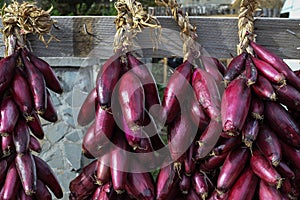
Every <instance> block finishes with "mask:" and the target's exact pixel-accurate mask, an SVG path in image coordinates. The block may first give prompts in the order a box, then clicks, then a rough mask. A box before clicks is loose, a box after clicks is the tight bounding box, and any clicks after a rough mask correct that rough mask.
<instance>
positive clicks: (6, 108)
mask: <svg viewBox="0 0 300 200" xmlns="http://www.w3.org/2000/svg"><path fill="white" fill-rule="evenodd" d="M0 116H1V121H0V134H1V135H4V136H5V135H7V134H11V133H12V132H13V130H14V127H15V125H16V123H17V121H18V118H19V110H18V106H17V105H16V103H15V102H14V100H13V98H12V97H11V96H9V97H6V98H4V99H3V100H2V102H1V104H0Z"/></svg>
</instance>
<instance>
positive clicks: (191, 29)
mask: <svg viewBox="0 0 300 200" xmlns="http://www.w3.org/2000/svg"><path fill="white" fill-rule="evenodd" d="M155 3H156V4H157V5H159V6H163V7H166V8H169V9H170V10H171V13H172V16H173V18H174V20H175V21H176V22H177V24H178V26H179V27H180V28H181V32H180V35H181V38H182V40H183V56H184V60H186V59H187V58H188V56H189V53H190V52H194V53H195V52H197V53H198V54H200V51H199V48H200V47H199V44H198V43H197V42H196V40H197V38H198V36H197V33H196V27H195V26H193V25H192V24H191V23H190V21H189V18H188V14H183V13H182V10H181V9H180V5H179V4H178V3H177V1H176V0H155ZM194 55H196V54H194Z"/></svg>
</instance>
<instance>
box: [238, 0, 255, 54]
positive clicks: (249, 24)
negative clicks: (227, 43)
mask: <svg viewBox="0 0 300 200" xmlns="http://www.w3.org/2000/svg"><path fill="white" fill-rule="evenodd" d="M256 10H257V1H256V0H242V1H241V6H240V14H239V20H238V29H239V30H238V35H239V41H240V43H239V45H238V46H237V52H238V54H241V53H242V52H243V51H247V52H249V53H251V54H253V50H252V49H251V47H249V40H254V39H255V36H254V23H253V22H254V16H253V15H254V12H255V11H256Z"/></svg>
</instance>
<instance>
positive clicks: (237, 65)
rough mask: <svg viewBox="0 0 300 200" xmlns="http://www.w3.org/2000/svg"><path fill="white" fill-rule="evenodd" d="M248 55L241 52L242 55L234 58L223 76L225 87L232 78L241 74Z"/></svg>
mask: <svg viewBox="0 0 300 200" xmlns="http://www.w3.org/2000/svg"><path fill="white" fill-rule="evenodd" d="M247 56H248V54H247V53H246V52H243V53H242V54H240V55H238V56H236V57H234V58H233V59H232V61H231V62H230V63H229V65H228V67H227V69H226V71H225V74H224V83H225V86H227V85H228V84H229V83H230V82H231V81H232V80H234V78H236V77H237V76H238V75H240V74H241V73H242V71H243V70H244V69H245V62H246V58H247Z"/></svg>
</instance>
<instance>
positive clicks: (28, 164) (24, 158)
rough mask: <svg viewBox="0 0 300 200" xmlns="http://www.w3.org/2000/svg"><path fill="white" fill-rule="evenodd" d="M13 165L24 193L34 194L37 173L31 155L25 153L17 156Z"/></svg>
mask: <svg viewBox="0 0 300 200" xmlns="http://www.w3.org/2000/svg"><path fill="white" fill-rule="evenodd" d="M15 163H16V169H17V171H18V174H19V177H20V179H21V183H22V186H23V189H24V191H25V193H26V194H27V195H32V194H34V193H35V192H36V188H37V173H36V164H35V161H34V158H33V156H32V154H31V153H30V152H27V153H26V154H24V155H17V156H16V158H15Z"/></svg>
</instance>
